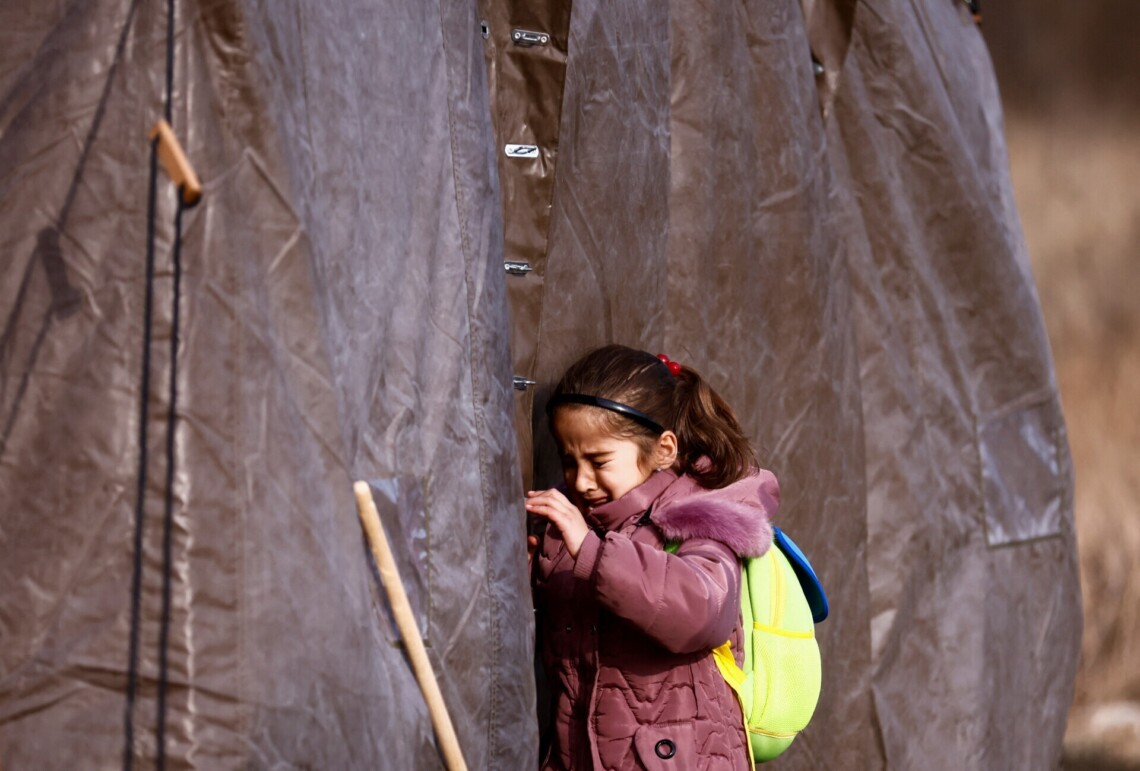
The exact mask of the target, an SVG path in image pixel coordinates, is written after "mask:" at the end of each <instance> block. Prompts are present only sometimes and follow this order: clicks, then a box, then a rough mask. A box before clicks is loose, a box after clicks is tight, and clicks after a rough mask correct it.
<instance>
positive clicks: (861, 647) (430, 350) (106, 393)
mask: <svg viewBox="0 0 1140 771" xmlns="http://www.w3.org/2000/svg"><path fill="white" fill-rule="evenodd" d="M19 5H21V6H23V7H13V6H6V7H3V8H0V36H2V38H0V172H2V173H0V239H2V243H3V249H2V250H0V254H2V255H3V260H4V261H3V264H2V265H0V270H2V272H3V275H4V277H5V278H4V281H3V282H2V283H0V323H3V325H4V326H3V329H2V336H0V367H2V369H0V418H2V420H3V426H2V427H3V431H4V433H3V435H2V441H3V443H2V444H0V501H2V503H3V512H2V518H0V640H2V644H0V764H3V766H4V768H5V769H21V768H55V767H69V766H71V765H73V764H74V762H75V761H76V760H77V759H83V760H85V761H87V764H89V765H93V766H95V767H112V766H115V765H118V764H120V763H121V762H122V758H123V753H124V744H125V726H126V724H127V722H128V715H129V720H130V724H131V725H132V726H133V731H134V735H133V743H132V744H131V746H129V747H128V748H127V753H128V755H129V757H131V758H132V759H134V761H135V762H137V763H139V764H140V765H150V764H152V762H153V760H154V758H155V757H156V755H157V753H158V751H159V748H158V747H157V746H156V741H157V739H156V736H157V731H156V730H155V723H156V720H157V718H158V716H157V702H158V698H157V696H158V693H159V690H160V688H161V687H162V684H161V683H160V680H159V672H160V669H159V655H158V651H159V645H160V639H161V637H160V636H161V631H162V627H163V621H162V579H163V575H164V574H166V575H169V578H170V586H171V599H172V605H171V608H170V616H169V625H168V626H167V627H166V628H167V630H168V634H169V641H168V645H167V649H166V651H167V655H168V661H169V670H168V677H167V682H166V684H165V689H164V691H163V693H165V709H166V722H165V726H166V729H165V730H166V735H165V743H164V746H163V748H162V750H163V752H164V755H165V758H166V762H167V763H168V764H169V766H170V767H172V768H263V767H277V766H282V767H300V768H303V767H311V768H364V767H384V768H436V767H441V761H440V758H439V754H438V751H437V749H436V747H435V744H434V740H433V736H432V729H431V725H430V721H429V719H428V716H427V711H426V707H425V706H424V703H423V700H422V698H421V697H420V695H419V692H418V688H417V686H416V683H415V680H414V678H413V676H412V673H411V670H410V668H409V666H408V662H407V660H406V658H405V656H404V655H403V652H402V650H401V648H400V645H399V642H398V634H397V632H396V631H395V627H394V624H393V623H392V621H391V618H390V614H389V612H388V609H387V600H386V598H385V596H384V593H383V590H382V588H381V586H380V584H379V581H378V577H377V576H376V575H375V574H374V572H373V570H372V568H371V563H370V559H369V555H368V552H367V548H366V546H365V544H364V543H363V540H362V536H361V532H360V528H359V525H358V524H357V521H356V514H355V509H354V502H353V498H352V491H351V485H352V482H353V481H354V480H356V479H364V480H367V481H368V482H370V483H371V485H372V488H373V492H374V497H375V498H376V501H377V505H378V507H379V509H380V511H381V515H382V519H383V521H384V523H385V526H386V528H387V529H388V531H389V537H390V538H391V539H392V541H393V544H394V551H395V552H396V554H397V558H398V562H399V566H400V568H401V572H402V575H403V576H404V579H405V583H406V584H407V588H408V591H409V594H410V599H411V602H412V606H413V611H414V613H415V615H416V617H417V620H418V621H419V622H420V624H421V626H422V628H423V629H424V630H425V635H426V638H427V643H428V651H429V656H430V657H431V659H432V661H433V663H434V664H435V665H436V668H437V673H438V676H439V679H440V685H441V689H442V691H443V695H444V698H445V700H446V702H447V703H448V704H449V706H450V707H451V711H452V717H453V720H454V722H455V725H456V730H457V733H458V735H459V739H460V743H461V745H462V747H463V750H464V754H465V757H466V760H467V763H468V765H469V767H472V768H495V769H505V768H527V767H532V766H533V765H535V762H536V757H535V755H536V753H537V751H538V725H537V724H536V721H535V720H534V717H533V715H534V711H535V702H536V698H537V697H538V696H539V693H538V691H539V685H536V682H535V678H534V676H533V671H532V659H533V641H532V637H533V623H532V616H531V607H530V592H529V588H528V586H527V576H526V560H525V553H524V547H523V543H524V528H525V527H526V522H525V516H524V514H523V509H522V505H521V497H522V490H523V487H524V485H525V486H528V487H529V486H530V485H531V484H532V481H533V483H534V484H542V483H547V482H550V481H552V480H553V479H555V478H556V477H557V468H558V462H557V459H556V458H555V457H554V453H553V449H552V447H551V442H550V439H549V437H548V434H547V431H546V427H545V424H544V415H543V410H542V405H543V403H544V399H545V395H546V394H548V393H549V390H550V389H551V388H552V386H553V384H554V381H555V380H556V379H557V377H558V376H559V375H560V373H561V371H562V370H563V369H564V368H565V366H566V365H568V364H569V363H570V362H571V361H572V360H573V359H575V358H576V357H577V356H578V355H580V354H581V353H583V352H584V351H586V350H588V349H590V348H592V347H594V346H596V345H599V344H602V343H607V342H611V341H613V342H622V343H627V344H631V345H637V346H640V347H643V348H647V349H649V350H651V351H654V352H657V351H663V352H665V353H667V354H668V355H669V356H670V357H672V358H673V359H675V360H678V361H680V362H682V364H690V365H692V366H695V367H696V368H697V369H699V370H700V371H701V372H702V374H704V375H705V376H706V377H707V378H708V379H709V380H710V381H711V382H712V383H713V384H714V385H715V386H716V387H717V389H718V390H719V391H720V392H721V393H722V394H723V395H724V396H725V397H726V398H727V400H728V401H729V403H730V404H732V405H733V406H734V407H735V408H736V410H737V411H738V413H739V417H740V418H741V421H742V424H743V425H744V426H745V428H746V429H747V431H748V432H749V434H750V435H751V436H752V437H753V438H754V439H755V442H756V444H757V446H758V448H759V449H760V455H761V459H762V461H763V463H764V465H766V466H767V467H769V468H772V469H773V470H774V471H775V472H776V473H777V475H778V476H779V478H780V480H781V488H782V493H783V506H782V508H781V512H780V514H779V516H778V518H777V524H779V525H780V526H781V527H782V528H783V529H785V530H786V531H787V532H788V533H789V534H790V535H791V536H792V537H793V538H794V539H795V540H796V542H797V543H798V544H799V545H800V546H801V547H802V548H803V549H804V551H805V552H806V553H807V555H808V556H809V557H810V559H811V560H812V564H813V565H814V566H815V567H816V569H817V572H818V573H819V576H820V579H821V581H822V582H823V585H824V586H825V588H826V589H827V592H828V596H829V600H830V602H831V615H830V617H829V619H828V620H827V621H826V622H825V623H824V624H823V625H821V626H820V627H819V629H818V632H819V635H820V642H821V648H822V652H823V660H824V667H825V668H824V685H823V692H822V695H821V700H820V706H819V708H818V710H817V713H816V717H815V719H814V720H813V722H812V724H811V725H810V726H809V727H808V729H807V730H806V731H805V732H804V733H803V734H802V735H801V737H800V738H799V739H798V740H797V742H796V743H795V744H794V745H793V747H792V748H791V749H790V750H789V752H788V753H787V754H786V755H785V756H784V757H783V758H782V759H781V761H780V763H781V764H782V765H783V766H784V767H787V768H914V767H921V768H959V767H962V766H963V765H965V766H968V767H979V768H1038V767H1052V766H1054V765H1055V764H1056V761H1057V759H1058V758H1059V755H1060V742H1061V735H1062V729H1063V726H1064V722H1065V716H1066V713H1067V709H1068V703H1069V699H1070V697H1071V694H1072V687H1073V679H1074V676H1075V665H1076V656H1077V651H1078V648H1079V637H1080V597H1079V587H1078V583H1077V572H1076V553H1075V545H1074V535H1073V523H1072V469H1071V463H1070V461H1069V457H1068V447H1067V441H1066V438H1065V426H1064V419H1063V416H1062V414H1061V411H1060V406H1059V400H1058V398H1057V389H1056V384H1055V381H1054V376H1053V369H1052V361H1051V357H1050V352H1049V349H1048V345H1047V341H1046V338H1045V334H1044V328H1043V325H1042V323H1041V317H1040V312H1039V307H1038V299H1037V296H1036V292H1035V289H1034V285H1033V278H1032V275H1031V272H1030V270H1029V266H1028V260H1027V257H1026V253H1025V246H1024V241H1023V239H1022V236H1021V233H1020V227H1019V225H1018V220H1017V214H1016V209H1015V206H1014V203H1013V200H1012V195H1011V192H1010V184H1009V179H1008V170H1007V168H1008V163H1007V161H1006V158H1005V150H1004V139H1003V137H1002V125H1001V120H1002V119H1001V110H1000V99H999V95H998V93H997V90H996V85H995V83H994V78H993V72H992V69H991V67H990V63H989V59H988V56H987V53H986V51H985V48H984V44H983V42H982V39H981V36H980V34H979V32H978V30H977V27H976V25H975V24H974V22H973V21H972V19H971V17H970V13H969V10H968V9H967V8H966V5H965V4H964V3H961V2H959V0H938V1H937V2H931V3H918V2H910V3H883V2H871V1H870V0H864V2H859V3H855V2H853V0H832V1H830V2H825V1H824V0H811V1H809V0H805V2H803V3H802V4H801V3H797V2H794V0H785V1H784V2H780V3H766V4H756V3H750V4H749V3H740V4H730V3H725V2H715V3H713V2H693V1H692V0H671V1H670V2H669V3H651V2H644V1H641V0H633V1H632V2H628V3H621V4H613V3H601V2H597V0H576V2H574V3H573V4H572V5H571V4H569V3H554V2H547V3H525V4H524V3H507V2H500V1H499V0H484V2H481V3H478V4H474V3H459V2H443V3H439V4H426V5H407V4H401V5H398V6H397V5H393V4H388V3H375V2H373V3H365V2H361V1H360V0H328V1H327V2H323V3H319V4H312V3H308V4H305V3H297V2H275V3H272V4H265V3H254V2H248V0H212V1H211V2H197V0H182V1H181V2H178V3H176V4H175V5H176V8H177V12H178V17H177V24H176V35H175V47H174V51H173V53H174V63H175V77H174V84H175V94H174V99H173V102H172V106H173V114H172V121H171V122H172V124H173V126H174V129H175V132H176V133H177V134H178V135H179V136H180V138H181V139H182V142H183V143H184V145H185V147H186V149H187V152H188V155H189V157H190V158H191V160H192V162H193V163H194V164H195V167H196V169H197V171H198V173H199V176H200V177H201V178H202V180H203V182H204V195H203V200H202V203H201V204H199V205H198V206H197V207H196V208H194V209H191V210H189V211H187V212H185V213H184V215H183V220H182V243H181V255H182V262H183V265H184V275H183V277H182V293H181V298H180V299H181V305H180V310H181V324H180V328H179V329H178V339H179V347H178V354H177V364H178V382H177V386H178V389H177V391H178V399H177V403H176V415H177V418H178V420H177V424H176V426H177V427H176V434H175V437H174V438H175V443H174V447H175V451H176V454H175V458H176V468H175V473H174V476H173V479H174V485H173V499H172V500H173V524H174V529H173V531H172V536H173V538H172V547H173V548H172V550H171V559H170V561H169V563H167V562H166V561H165V559H164V556H163V548H162V546H163V545H162V528H163V521H164V501H163V499H164V495H165V486H164V479H165V473H166V456H165V454H164V450H163V448H164V447H165V441H166V425H165V422H164V418H165V415H166V412H167V409H168V408H169V404H168V396H167V394H168V393H169V382H168V379H167V373H168V372H169V368H170V364H171V362H170V357H169V353H168V352H169V346H170V342H171V335H172V334H173V333H174V330H173V328H172V315H171V308H172V299H173V297H172V273H171V265H172V263H171V259H172V258H171V255H172V248H173V243H172V239H173V236H174V231H173V227H172V221H173V217H174V208H175V207H174V195H175V193H174V191H173V190H172V189H171V187H170V184H169V182H168V181H167V180H166V179H165V177H161V176H160V178H159V194H158V197H157V199H156V200H157V206H156V217H155V220H154V221H155V234H156V236H157V239H156V250H155V253H156V260H157V263H156V264H157V270H156V274H155V278H154V291H155V296H154V314H155V315H154V321H153V326H152V333H153V338H152V344H151V347H150V350H149V359H150V363H151V366H152V370H151V373H152V374H151V383H150V389H149V394H148V396H147V404H148V408H147V409H148V413H147V414H148V415H149V418H150V420H149V428H148V435H147V443H146V444H147V447H148V448H149V455H148V468H147V475H146V484H145V499H144V501H145V507H144V513H145V516H144V520H143V531H142V532H143V536H144V538H143V543H144V550H143V552H142V554H141V558H142V561H141V563H140V567H141V577H142V583H141V589H142V592H141V595H140V598H139V603H140V604H139V614H138V619H139V626H138V635H139V637H138V640H139V657H138V675H139V680H138V689H137V692H136V694H135V699H134V706H133V709H132V710H131V711H130V712H129V713H128V711H127V699H126V694H127V692H128V661H129V650H128V649H129V644H130V638H131V629H130V626H131V619H132V615H131V596H130V591H131V583H132V570H133V567H134V557H135V550H134V546H133V538H134V532H135V529H134V528H135V520H134V510H135V504H136V499H135V490H136V485H137V476H138V474H137V467H138V463H139V452H140V443H139V441H138V432H139V428H140V413H139V404H140V398H141V397H142V396H143V394H142V392H141V387H142V386H141V372H142V369H143V355H142V354H143V352H142V341H143V338H144V328H143V317H144V302H145V290H146V281H145V269H144V267H145V255H146V248H147V221H148V217H147V214H148V183H149V182H148V180H149V165H150V145H149V141H148V138H147V132H148V130H149V128H150V126H151V125H152V124H153V122H154V121H155V120H156V119H157V118H158V117H160V116H161V115H162V111H163V78H162V73H163V72H164V69H165V62H166V17H165V8H159V7H157V6H154V5H153V4H150V5H148V4H142V3H138V2H137V0H93V1H92V2H87V3H62V2H55V3H41V4H36V5H29V4H19ZM515 30H523V31H528V32H537V33H545V34H546V35H548V36H549V38H548V40H547V41H546V43H545V44H535V45H529V46H520V45H517V44H516V43H515V42H514V38H513V33H514V31H515ZM507 145H515V146H518V145H521V146H532V147H533V148H534V150H533V152H532V151H531V150H525V151H524V152H522V154H520V155H512V156H508V155H507V150H506V148H507ZM517 262H526V263H528V265H529V267H530V271H529V272H516V273H511V272H508V271H506V270H505V269H504V268H505V267H506V264H507V263H517ZM512 376H517V377H518V378H520V379H521V381H520V385H521V386H523V387H522V388H512ZM526 381H533V385H527V383H526Z"/></svg>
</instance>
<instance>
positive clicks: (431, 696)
mask: <svg viewBox="0 0 1140 771" xmlns="http://www.w3.org/2000/svg"><path fill="white" fill-rule="evenodd" d="M352 489H353V491H354V492H355V493H356V508H357V511H358V512H359V514H360V522H361V524H363V525H364V532H365V534H366V535H367V536H368V543H369V545H370V546H371V547H372V556H373V557H374V558H375V559H376V567H377V568H378V569H379V571H380V580H381V581H382V582H383V583H384V589H385V590H386V591H387V592H388V602H390V603H391V605H392V614H393V615H394V616H395V617H396V626H398V627H399V629H400V636H401V637H402V638H403V639H404V646H405V647H406V648H407V650H408V658H409V659H411V661H412V670H413V671H414V672H415V675H416V680H417V681H418V682H419V684H420V690H421V691H423V694H424V701H426V702H427V706H428V713H429V714H430V715H431V722H432V725H433V726H434V727H435V735H436V739H437V740H438V741H439V749H440V752H441V753H442V754H443V762H444V764H446V766H447V768H448V769H449V771H467V764H466V763H464V761H463V753H462V752H460V750H459V740H458V739H457V738H456V736H455V728H454V727H453V726H452V725H451V718H450V717H449V716H448V714H447V705H446V704H444V701H443V694H442V693H440V690H439V683H438V682H436V679H435V670H433V669H432V666H431V661H430V660H428V656H427V651H426V650H425V649H424V640H423V637H421V636H420V630H419V627H418V626H417V625H416V619H415V616H413V615H412V606H411V605H410V604H409V603H408V595H407V594H406V593H405V592H404V583H403V581H401V580H400V573H399V571H397V570H396V562H395V560H393V559H392V550H391V548H389V546H388V538H387V536H385V535H384V526H383V525H381V524H380V514H379V513H378V512H377V511H376V501H374V500H373V499H372V488H371V487H369V486H368V483H367V482H357V483H356V484H354V485H353V486H352Z"/></svg>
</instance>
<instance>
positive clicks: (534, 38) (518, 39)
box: [511, 29, 550, 48]
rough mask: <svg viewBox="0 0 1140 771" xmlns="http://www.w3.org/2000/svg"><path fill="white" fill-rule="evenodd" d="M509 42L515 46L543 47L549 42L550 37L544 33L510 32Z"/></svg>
mask: <svg viewBox="0 0 1140 771" xmlns="http://www.w3.org/2000/svg"><path fill="white" fill-rule="evenodd" d="M511 40H512V41H513V42H514V44H515V45H517V46H525V47H528V48H529V47H530V46H544V45H546V44H547V43H549V42H550V35H548V34H546V33H545V32H531V31H529V30H525V29H513V30H511Z"/></svg>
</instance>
